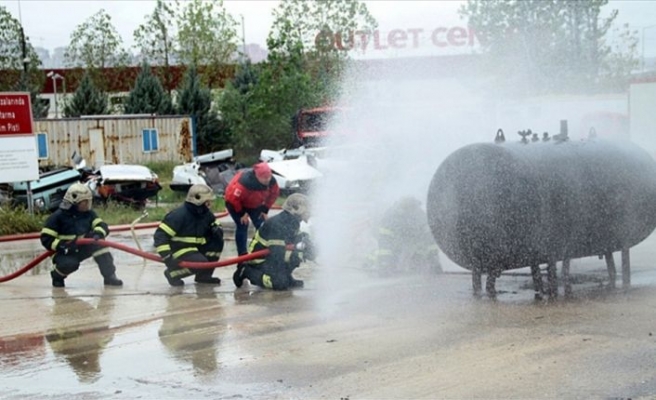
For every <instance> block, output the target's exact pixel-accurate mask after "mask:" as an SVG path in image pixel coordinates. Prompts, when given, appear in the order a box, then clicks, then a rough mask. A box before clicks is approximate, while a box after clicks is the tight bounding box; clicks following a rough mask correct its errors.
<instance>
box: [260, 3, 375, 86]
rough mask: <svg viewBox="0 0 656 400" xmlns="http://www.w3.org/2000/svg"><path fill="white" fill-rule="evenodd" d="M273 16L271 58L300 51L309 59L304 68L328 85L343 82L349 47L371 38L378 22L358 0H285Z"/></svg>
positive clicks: (269, 40) (269, 44) (270, 45)
mask: <svg viewBox="0 0 656 400" xmlns="http://www.w3.org/2000/svg"><path fill="white" fill-rule="evenodd" d="M273 17H274V22H273V25H272V27H271V31H270V33H269V36H268V38H267V47H268V48H269V55H270V59H275V58H281V57H282V58H283V59H284V58H286V57H287V56H289V57H294V56H295V53H300V54H301V55H302V56H303V58H305V59H306V61H307V64H305V65H304V68H306V69H307V70H308V71H309V72H311V73H312V75H313V77H314V78H315V79H319V80H322V81H323V82H324V86H325V87H330V86H331V85H334V84H338V83H339V79H340V78H341V73H342V71H343V68H344V62H345V61H346V60H347V59H348V53H347V52H346V51H345V50H348V49H352V48H354V47H355V46H356V41H357V40H358V39H361V40H362V38H363V37H369V36H370V34H371V33H372V32H373V30H374V29H375V28H376V27H377V25H378V24H377V22H376V20H375V18H374V17H373V16H372V15H371V14H370V13H369V10H368V9H367V6H366V5H365V4H364V3H362V2H360V1H358V0H326V1H304V0H289V1H283V2H280V5H279V6H278V7H277V8H276V9H274V11H273ZM322 38H323V39H324V40H322ZM326 40H328V43H326ZM365 40H368V39H365ZM333 89H335V88H333Z"/></svg>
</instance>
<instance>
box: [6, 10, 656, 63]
mask: <svg viewBox="0 0 656 400" xmlns="http://www.w3.org/2000/svg"><path fill="white" fill-rule="evenodd" d="M278 3H279V1H275V0H260V1H256V0H252V1H244V0H241V1H238V0H225V2H224V4H225V7H226V9H227V10H228V12H229V13H231V14H232V15H233V17H234V18H235V20H237V21H238V22H240V21H241V17H242V16H243V19H244V28H245V29H244V31H245V39H246V43H257V44H259V45H260V46H262V47H266V46H265V43H266V37H267V35H268V33H269V29H270V27H271V24H272V22H273V17H272V15H271V14H272V10H273V9H274V8H275V7H276V6H277V5H278ZM364 3H365V4H367V7H368V8H369V11H370V12H371V13H372V14H373V16H374V17H375V18H376V19H377V20H378V23H379V28H380V31H381V39H380V43H379V46H378V47H379V48H378V49H372V48H370V49H368V50H369V51H368V53H369V54H370V55H371V54H378V55H382V56H383V57H385V56H395V55H397V56H398V55H426V54H430V55H439V54H447V53H449V52H462V51H468V50H470V49H471V46H469V45H468V44H463V43H464V42H467V40H466V38H465V39H463V40H464V42H463V41H460V42H458V41H457V40H456V41H455V43H456V44H458V45H457V46H454V45H453V42H451V43H449V42H448V40H447V34H448V32H449V29H452V28H454V27H464V26H465V25H466V24H465V23H464V21H462V20H461V19H460V17H459V16H458V14H457V9H458V7H459V6H460V4H461V3H462V1H455V0H454V1H437V0H433V1H391V0H378V1H365V2H364ZM0 5H2V6H4V7H6V8H7V9H8V10H9V11H10V12H11V13H12V14H13V15H14V16H15V17H17V18H18V17H19V8H20V17H21V19H22V22H23V26H24V27H25V30H26V33H27V35H28V36H29V37H30V40H31V42H32V44H33V45H34V46H39V47H44V48H46V49H49V50H52V49H54V48H55V47H59V46H66V45H67V44H68V42H69V38H70V35H71V33H72V32H73V30H74V29H75V28H76V26H78V25H79V24H81V23H82V22H83V21H84V20H86V19H87V18H89V17H90V16H91V15H93V14H94V13H96V12H97V11H98V10H100V9H101V8H104V9H105V10H106V11H107V12H108V13H109V15H111V16H112V19H113V23H114V25H115V27H116V28H117V30H118V32H119V34H120V35H121V37H122V39H123V41H124V43H125V44H127V45H132V44H133V43H134V41H133V38H132V33H133V31H134V29H135V28H136V27H137V26H139V25H140V24H141V23H142V22H143V21H144V18H145V16H146V15H147V14H149V13H151V12H152V10H153V8H154V5H155V0H67V1H58V0H45V1H44V0H0ZM611 8H615V9H618V10H619V17H618V22H620V23H630V25H631V26H632V27H633V28H634V29H636V30H637V31H638V36H639V37H642V36H643V34H644V38H645V54H646V55H647V56H655V55H656V23H655V21H654V19H653V16H654V15H656V1H648V0H611V1H610V3H609V5H608V6H606V7H605V10H607V11H609V10H610V9H611ZM44 21H46V22H45V23H44ZM441 28H445V29H443V30H440V29H441ZM396 29H399V30H402V31H405V35H406V36H407V37H408V38H407V39H406V40H405V42H404V45H405V47H401V48H400V49H399V48H397V49H396V50H394V51H391V50H390V49H389V46H388V45H387V38H388V34H389V32H390V31H392V30H396ZM412 29H422V32H421V35H420V36H417V39H418V40H417V41H416V42H417V43H416V45H414V46H413V45H412V44H413V42H412V35H413V34H412V32H411V31H410V30H412ZM436 30H439V31H438V32H435V31H436ZM240 31H241V30H240ZM240 33H241V32H240ZM455 34H458V32H456V33H455ZM385 47H387V48H386V49H383V48H385ZM365 52H367V51H366V50H365Z"/></svg>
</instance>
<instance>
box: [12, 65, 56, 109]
mask: <svg viewBox="0 0 656 400" xmlns="http://www.w3.org/2000/svg"><path fill="white" fill-rule="evenodd" d="M16 90H17V91H19V92H29V93H30V102H31V103H32V118H34V119H38V118H47V117H48V110H49V109H50V106H49V105H47V103H45V102H42V101H41V99H39V91H38V89H37V88H36V87H35V86H34V85H30V84H29V83H28V79H26V78H25V74H23V75H22V76H21V78H20V81H19V82H18V84H17V85H16Z"/></svg>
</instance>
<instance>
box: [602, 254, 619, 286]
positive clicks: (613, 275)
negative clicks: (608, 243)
mask: <svg viewBox="0 0 656 400" xmlns="http://www.w3.org/2000/svg"><path fill="white" fill-rule="evenodd" d="M604 257H605V258H606V268H608V280H609V282H608V287H609V288H611V289H615V280H616V279H617V270H616V269H615V259H614V258H613V253H611V252H607V253H606V254H604Z"/></svg>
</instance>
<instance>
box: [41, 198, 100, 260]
mask: <svg viewBox="0 0 656 400" xmlns="http://www.w3.org/2000/svg"><path fill="white" fill-rule="evenodd" d="M95 233H98V234H100V235H101V236H102V237H103V238H104V237H107V236H108V235H109V227H108V226H107V224H106V223H105V222H104V221H103V220H102V219H101V218H100V217H99V216H98V215H97V214H96V213H95V211H93V210H89V211H85V212H80V211H78V210H77V208H76V207H75V206H71V208H69V209H63V208H59V209H58V210H57V211H55V212H54V213H52V214H51V215H50V216H49V217H48V219H47V220H46V223H45V225H44V226H43V229H41V244H42V245H43V247H45V248H46V249H48V250H54V251H57V248H58V247H59V245H60V243H62V242H66V241H69V240H75V239H78V238H81V237H84V236H86V235H89V234H95Z"/></svg>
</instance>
